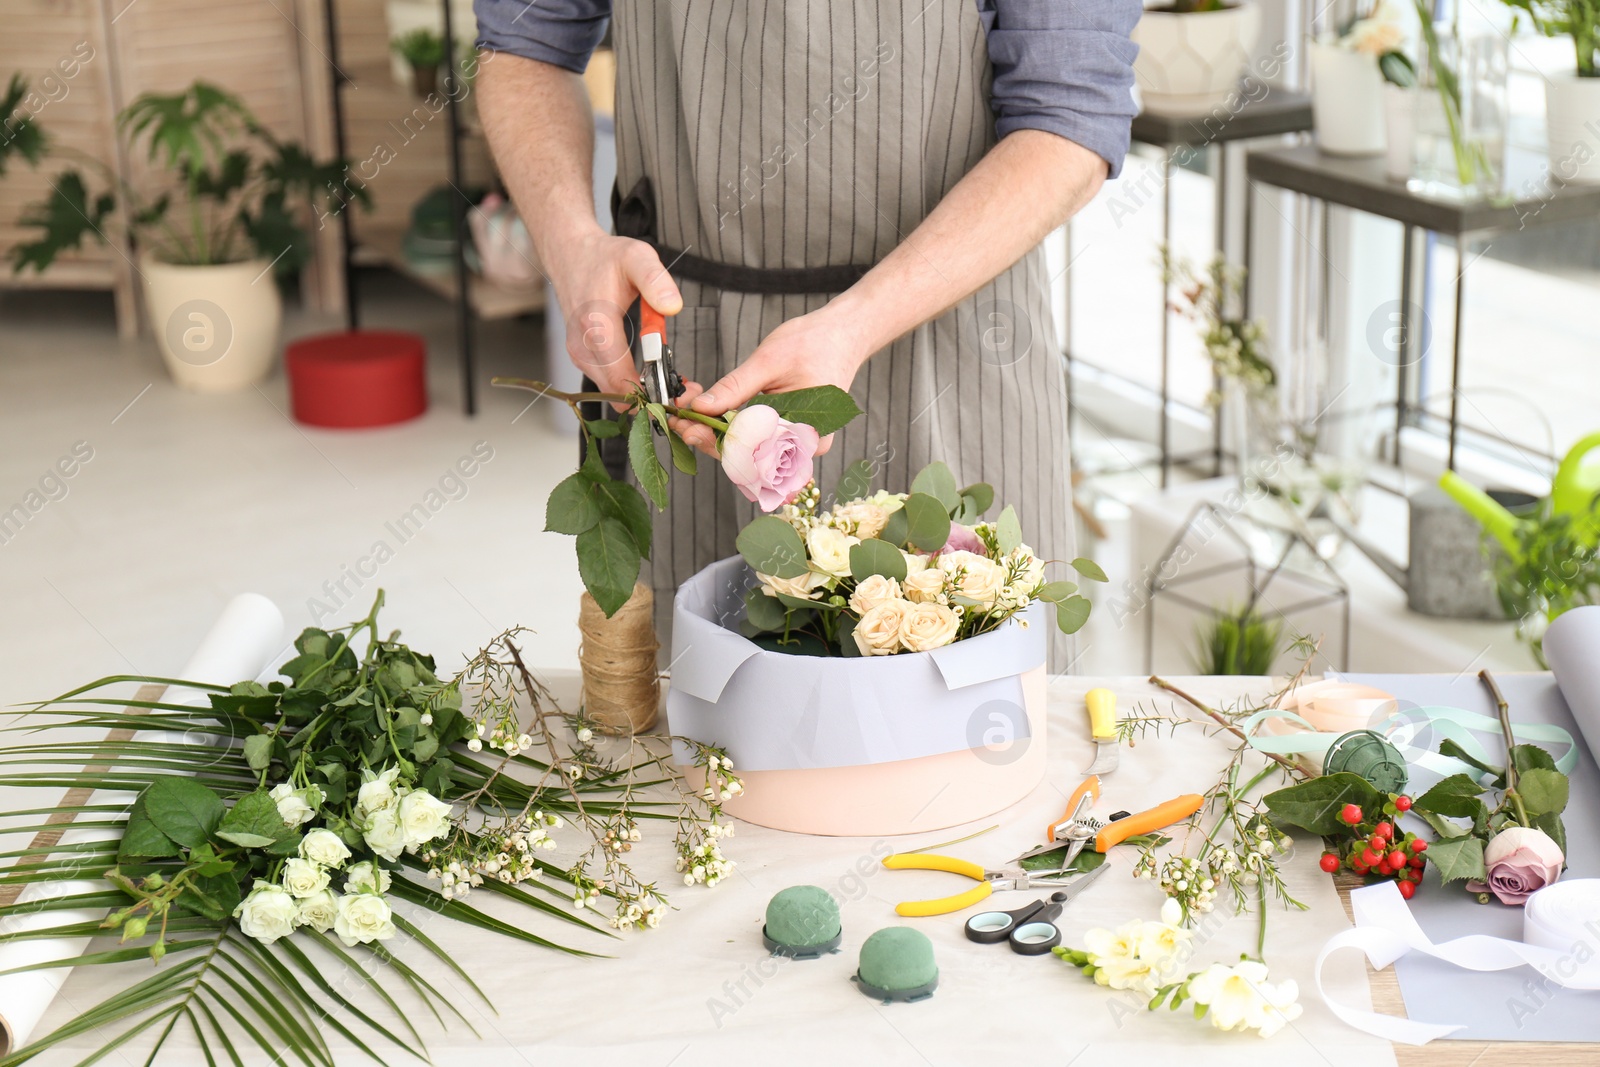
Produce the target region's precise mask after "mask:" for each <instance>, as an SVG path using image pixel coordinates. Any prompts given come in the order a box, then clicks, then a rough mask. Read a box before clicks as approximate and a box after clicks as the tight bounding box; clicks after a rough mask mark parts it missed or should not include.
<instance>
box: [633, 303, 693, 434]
mask: <svg viewBox="0 0 1600 1067" xmlns="http://www.w3.org/2000/svg"><path fill="white" fill-rule="evenodd" d="M639 380H640V381H641V382H643V383H644V392H645V396H647V397H649V398H650V401H651V403H655V404H670V403H672V402H673V401H674V400H676V399H677V398H678V397H680V396H682V395H683V376H682V375H681V374H679V373H678V367H677V364H676V363H674V362H673V359H672V348H671V346H669V345H668V344H667V319H666V316H665V315H663V314H661V312H659V311H657V310H656V309H655V308H653V307H651V306H650V304H649V302H648V301H646V300H644V299H642V298H641V299H640V301H639ZM659 430H660V428H659V427H657V431H658V432H659Z"/></svg>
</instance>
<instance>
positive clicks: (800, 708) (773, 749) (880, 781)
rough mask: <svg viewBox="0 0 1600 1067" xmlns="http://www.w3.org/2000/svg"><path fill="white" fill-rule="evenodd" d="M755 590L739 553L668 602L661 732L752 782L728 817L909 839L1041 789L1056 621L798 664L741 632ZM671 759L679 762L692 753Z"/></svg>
mask: <svg viewBox="0 0 1600 1067" xmlns="http://www.w3.org/2000/svg"><path fill="white" fill-rule="evenodd" d="M753 582H754V575H753V574H751V573H750V570H749V568H748V566H746V564H745V562H744V560H742V559H740V558H739V557H737V556H735V557H732V558H730V559H725V560H722V561H720V562H718V563H713V564H712V565H711V566H709V567H707V568H706V569H705V570H702V571H701V572H700V573H699V574H696V575H695V576H694V577H692V578H690V579H689V580H688V581H687V582H685V583H684V584H683V587H682V588H681V589H679V590H678V595H677V597H676V599H674V601H673V606H672V620H673V621H672V682H671V686H670V688H669V689H668V690H667V701H666V706H667V724H668V732H669V733H671V734H673V735H675V736H678V737H690V738H693V739H695V740H696V741H699V742H701V743H702V744H708V745H715V746H718V747H720V748H723V749H725V750H726V751H727V753H728V757H729V759H731V760H732V761H733V768H734V773H735V774H737V775H738V776H739V777H740V778H741V779H742V780H743V782H744V785H745V791H744V792H743V793H742V794H740V795H739V796H736V797H732V798H730V799H728V800H725V801H723V802H722V806H723V808H724V810H726V811H727V812H728V813H729V814H730V815H733V816H735V817H736V818H739V819H743V820H745V821H746V822H752V823H755V824H756V825H758V826H769V827H772V828H774V829H778V830H788V831H791V832H794V833H804V834H822V835H826V836H834V837H840V836H843V837H877V836H886V835H892V834H910V833H919V832H921V831H924V830H938V829H943V828H945V827H948V826H955V825H958V824H960V823H964V822H970V821H971V820H973V819H980V818H983V817H985V816H988V815H992V814H994V813H995V812H997V811H1000V810H1001V809H1003V808H1007V807H1010V806H1011V805H1012V804H1014V803H1016V802H1017V801H1019V800H1021V799H1022V798H1023V797H1025V796H1027V795H1028V794H1029V793H1031V792H1032V791H1033V790H1034V788H1035V787H1036V786H1038V784H1039V782H1040V780H1041V779H1042V778H1043V777H1044V771H1045V738H1046V733H1047V725H1046V713H1045V709H1046V703H1047V701H1046V697H1045V689H1046V686H1047V685H1048V683H1049V676H1048V675H1047V674H1046V673H1045V646H1046V638H1047V633H1048V629H1049V627H1050V626H1051V625H1052V623H1053V622H1054V619H1053V617H1052V616H1051V614H1050V613H1049V611H1047V610H1046V605H1045V604H1044V603H1043V602H1036V603H1035V604H1034V605H1033V606H1031V607H1029V608H1028V609H1027V610H1026V612H1025V613H1024V615H1022V616H1019V617H1018V619H1014V620H1012V621H1010V622H1007V623H1005V624H1003V625H1002V626H1000V627H998V628H997V629H994V630H992V631H990V632H988V633H985V634H981V635H979V636H977V637H970V638H967V639H966V640H964V641H957V642H955V643H954V644H949V645H946V646H944V647H943V648H936V649H934V650H932V651H931V652H902V653H900V654H898V655H893V656H874V657H871V658H864V657H850V658H845V657H839V656H828V657H818V656H797V655H790V654H787V653H783V652H778V651H772V650H769V649H764V648H762V647H760V646H759V645H757V644H755V643H754V642H752V641H750V640H749V639H747V638H745V637H744V636H742V635H741V634H740V632H739V629H738V627H739V622H740V620H741V619H743V617H744V592H745V589H746V588H748V587H749V586H750V585H751V584H752V583H753ZM1022 618H1026V620H1027V625H1026V626H1025V627H1024V626H1023V625H1021V624H1020V622H1019V620H1020V619H1022ZM675 752H676V756H677V758H678V760H679V762H680V763H686V762H687V757H688V756H689V749H688V747H687V746H685V745H682V744H679V745H678V746H677V747H676V750H675Z"/></svg>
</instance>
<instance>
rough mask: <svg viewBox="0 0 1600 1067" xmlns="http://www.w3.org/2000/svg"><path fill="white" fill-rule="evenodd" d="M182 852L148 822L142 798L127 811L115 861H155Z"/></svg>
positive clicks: (176, 844)
mask: <svg viewBox="0 0 1600 1067" xmlns="http://www.w3.org/2000/svg"><path fill="white" fill-rule="evenodd" d="M182 852H183V849H182V848H180V847H179V845H178V843H177V842H176V841H174V840H172V838H170V837H168V836H167V835H166V834H164V833H162V832H161V831H160V830H158V829H156V824H155V823H153V822H151V821H150V816H149V815H147V814H146V813H145V810H144V798H143V797H140V798H139V799H138V800H136V801H134V802H133V807H132V808H131V809H130V810H129V811H128V822H127V825H126V826H125V827H124V829H123V831H122V844H121V845H120V846H119V847H118V849H117V860H118V862H120V863H126V862H127V861H128V860H132V859H156V858H160V857H164V856H177V855H180V854H181V853H182Z"/></svg>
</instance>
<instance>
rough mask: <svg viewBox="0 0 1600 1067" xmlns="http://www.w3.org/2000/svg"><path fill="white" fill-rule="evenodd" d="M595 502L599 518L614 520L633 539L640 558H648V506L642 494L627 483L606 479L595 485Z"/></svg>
mask: <svg viewBox="0 0 1600 1067" xmlns="http://www.w3.org/2000/svg"><path fill="white" fill-rule="evenodd" d="M594 498H595V502H596V503H597V504H599V505H600V516H601V518H609V519H616V520H617V521H618V522H620V523H622V525H623V527H625V528H626V529H627V531H628V533H629V534H630V535H632V537H633V545H634V547H635V548H637V549H638V550H639V555H640V557H642V558H644V559H649V558H650V505H649V504H647V503H645V499H644V496H643V494H641V493H640V492H639V490H637V489H635V488H634V487H633V486H631V485H629V484H628V483H627V482H618V481H613V480H611V479H609V478H608V479H606V480H605V481H603V482H599V483H597V484H596V485H595V490H594Z"/></svg>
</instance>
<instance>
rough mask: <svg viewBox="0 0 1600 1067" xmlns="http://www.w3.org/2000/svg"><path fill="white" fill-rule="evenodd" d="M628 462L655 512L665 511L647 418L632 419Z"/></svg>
mask: <svg viewBox="0 0 1600 1067" xmlns="http://www.w3.org/2000/svg"><path fill="white" fill-rule="evenodd" d="M628 462H629V463H630V464H631V465H632V466H633V476H634V477H635V478H637V479H639V486H640V488H642V489H643V490H644V491H645V493H646V494H648V495H649V497H650V499H651V500H653V501H655V505H656V510H657V511H661V510H665V508H666V506H667V468H666V467H663V466H662V465H661V457H660V456H658V455H656V442H655V437H654V436H653V435H652V434H651V433H650V419H649V418H648V417H642V416H638V415H635V416H634V418H633V427H632V428H631V429H630V430H629V431H628ZM608 614H609V613H608Z"/></svg>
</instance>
